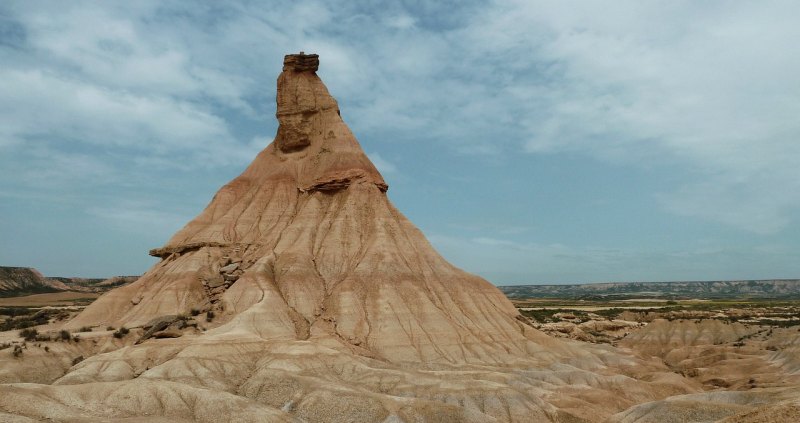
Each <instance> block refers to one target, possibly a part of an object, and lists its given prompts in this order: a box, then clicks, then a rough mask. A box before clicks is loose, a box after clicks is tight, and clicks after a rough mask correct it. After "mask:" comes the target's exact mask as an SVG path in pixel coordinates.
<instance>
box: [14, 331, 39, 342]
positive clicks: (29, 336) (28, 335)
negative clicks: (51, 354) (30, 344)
mask: <svg viewBox="0 0 800 423" xmlns="http://www.w3.org/2000/svg"><path fill="white" fill-rule="evenodd" d="M38 334H39V331H38V330H36V329H32V328H28V329H22V330H21V331H19V336H20V338H22V339H24V340H26V341H33V340H34V339H36V335H38Z"/></svg>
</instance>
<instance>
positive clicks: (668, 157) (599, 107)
mask: <svg viewBox="0 0 800 423" xmlns="http://www.w3.org/2000/svg"><path fill="white" fill-rule="evenodd" d="M798 13H800V8H799V7H798V6H797V4H796V3H794V2H788V1H786V2H781V1H774V2H761V3H752V2H705V3H702V4H697V3H695V2H655V3H641V2H635V1H624V2H614V3H607V2H606V3H593V2H585V3H581V4H580V5H574V4H566V3H558V2H556V3H554V2H539V1H506V0H502V1H494V2H457V3H456V2H454V3H452V4H448V2H435V3H419V2H398V3H393V4H391V5H381V6H370V5H363V4H360V5H355V4H350V5H333V4H331V3H329V2H317V1H307V2H275V3H272V4H270V5H263V4H258V3H251V2H229V3H226V4H225V5H218V4H215V3H201V4H197V3H194V2H170V3H166V4H165V3H163V2H155V1H152V2H151V1H137V2H134V3H99V4H98V3H94V2H70V3H69V4H67V5H65V4H63V2H54V3H47V2H9V3H5V4H3V5H0V61H2V64H3V66H2V67H1V68H0V178H2V182H0V197H2V198H3V199H4V200H5V201H7V202H9V203H7V204H12V206H9V207H10V209H9V210H10V211H9V212H8V217H7V218H6V219H5V220H6V222H7V223H5V225H7V226H6V227H7V228H10V227H11V226H13V225H17V226H19V224H18V222H19V221H21V220H24V219H29V218H31V216H32V215H31V214H30V213H28V212H26V209H25V207H30V205H29V204H30V203H26V202H31V201H35V202H39V203H41V202H44V203H52V204H61V205H68V206H69V207H70V210H71V211H70V213H78V214H83V215H84V216H91V217H93V218H96V219H99V221H103V222H106V223H105V224H106V225H108V230H109V231H110V232H109V234H108V235H107V236H109V237H110V236H127V235H122V232H120V233H115V232H114V231H115V230H118V229H119V228H121V227H126V228H127V229H126V231H129V230H130V228H134V232H135V231H136V228H139V229H142V230H143V226H142V225H144V224H145V223H144V222H149V223H150V224H152V223H153V222H154V221H163V222H164V223H163V224H161V225H159V224H156V225H155V226H154V227H155V228H158V229H157V231H158V234H157V235H154V236H153V237H152V238H148V242H157V239H166V238H167V237H168V236H169V233H170V232H171V231H173V230H175V229H177V226H178V225H179V224H180V223H177V222H182V221H184V220H188V219H189V218H190V217H191V216H192V215H193V214H194V213H196V212H197V211H198V209H197V207H200V206H202V204H204V202H205V201H207V199H208V198H209V194H210V193H212V192H213V190H214V189H215V188H216V187H217V186H219V185H220V184H221V183H223V182H224V181H225V180H226V179H227V178H229V177H231V176H233V175H235V174H236V173H237V172H238V171H240V170H241V168H243V166H245V165H246V164H247V163H248V162H249V161H250V160H251V159H252V157H253V156H254V155H255V153H256V152H257V151H258V150H259V149H261V148H263V147H264V146H265V145H266V144H267V143H268V142H269V140H270V139H271V137H272V135H273V134H274V133H275V129H276V128H275V122H274V119H273V118H272V117H271V116H270V115H271V114H272V112H273V110H274V105H273V102H274V95H275V92H274V83H275V82H274V79H275V77H276V73H277V71H278V69H279V66H280V61H281V58H282V56H283V54H285V53H288V52H293V51H300V50H305V51H313V52H317V53H319V54H320V55H321V57H322V67H321V69H320V74H321V75H322V77H323V78H324V79H325V81H326V83H327V84H328V86H329V88H330V89H331V91H332V92H333V94H334V95H335V96H336V97H337V98H338V99H339V101H340V103H341V105H342V113H343V117H344V118H345V120H346V121H347V122H348V123H349V124H350V125H351V127H352V128H353V130H354V132H355V133H356V134H357V136H358V137H359V138H360V139H361V140H362V142H365V141H366V142H368V143H369V147H368V148H367V151H369V152H370V157H371V158H372V159H373V161H374V162H375V163H376V165H377V166H378V167H379V169H380V170H381V171H382V172H383V173H384V174H386V175H387V176H388V177H390V179H391V180H390V184H392V183H393V182H394V183H395V184H396V185H395V186H396V187H397V191H393V192H398V193H399V194H397V195H398V196H399V197H398V198H399V199H400V200H402V201H407V203H406V204H407V207H408V208H410V209H412V210H421V207H422V206H423V205H424V204H426V203H427V204H430V201H428V200H426V199H425V198H421V197H419V198H416V197H412V196H411V195H408V196H406V197H404V194H403V193H404V192H410V191H411V189H412V188H413V189H416V190H417V192H424V191H425V190H430V192H433V191H434V190H440V191H439V193H438V194H437V195H439V196H443V195H444V196H446V195H450V194H447V193H452V192H456V191H460V190H463V186H464V183H465V180H468V179H469V178H470V177H472V175H468V172H467V171H466V170H465V169H466V167H465V166H467V165H469V166H471V169H474V170H476V171H479V172H483V174H482V175H480V179H492V178H499V175H500V174H501V173H503V172H501V171H499V170H498V169H504V170H508V169H511V170H514V169H516V171H517V172H516V173H515V174H517V175H523V177H522V179H518V180H515V181H513V183H516V184H519V185H520V186H525V185H527V184H552V185H554V186H558V184H559V183H561V181H559V180H550V181H540V180H535V181H534V180H533V179H532V178H533V176H532V172H528V171H527V170H526V169H527V166H532V163H540V162H541V160H547V159H548V158H549V160H552V161H553V162H554V163H556V165H557V164H558V163H562V162H561V160H562V159H563V158H564V157H580V158H581V160H586V161H590V162H597V163H602V166H601V167H602V168H604V169H616V170H619V169H622V170H624V171H625V172H629V173H630V175H631V178H636V177H642V178H645V177H647V178H651V179H653V180H655V182H652V183H650V182H648V184H649V185H648V188H652V189H650V190H649V191H648V192H647V195H646V196H645V197H642V198H640V197H635V195H634V194H633V192H635V189H634V188H635V187H634V185H635V184H636V182H635V181H630V182H622V183H623V184H628V183H630V184H631V187H630V189H628V192H630V193H631V194H629V196H630V198H621V197H615V198H613V199H611V200H609V201H625V202H630V203H631V204H634V205H635V204H641V205H642V206H641V207H642V208H647V207H654V208H656V209H657V212H654V215H655V214H657V213H664V214H666V215H669V216H671V217H669V219H674V220H675V221H676V222H677V221H680V222H684V223H685V224H684V226H683V227H684V228H685V229H684V230H685V231H686V232H687V235H685V237H684V238H687V237H689V236H690V235H688V232H689V231H691V230H693V229H690V228H695V227H696V225H697V222H705V224H706V225H707V228H717V229H714V230H715V231H717V232H716V233H715V234H704V235H703V236H704V237H711V238H713V239H715V240H716V241H714V242H716V244H715V245H723V246H724V245H725V244H726V243H728V242H733V243H740V244H742V245H740V246H737V247H736V248H737V250H736V251H740V252H737V253H733V252H731V251H732V250H730V249H729V248H727V247H723V248H721V249H720V250H719V251H720V252H719V253H718V254H719V258H718V259H714V260H709V262H710V263H719V264H718V267H717V268H719V269H721V268H724V267H725V259H724V258H725V257H727V259H728V261H729V262H732V261H735V260H737V258H736V257H739V256H741V255H742V254H745V253H744V252H747V251H750V252H751V253H752V254H754V255H758V254H764V255H765V257H766V255H767V254H768V253H766V252H763V251H767V250H769V248H767V249H766V250H764V248H762V247H763V246H765V245H772V246H778V247H776V248H777V249H778V250H780V251H785V249H786V248H789V247H792V246H796V245H797V244H796V241H793V240H792V239H791V234H792V233H796V232H797V228H798V226H799V225H798V223H799V222H798V220H799V219H798V217H799V216H800V197H799V196H797V195H793V193H794V192H797V191H798V190H799V189H800V170H799V169H800V166H797V163H798V162H800V142H798V137H800V119H797V116H798V115H800V81H798V76H797V75H800V54H798V53H796V52H795V50H796V49H795V48H794V45H793V43H794V40H796V39H800V26H798V25H796V22H795V19H794V17H796V16H797V15H798ZM422 155H427V156H431V155H438V157H439V158H438V159H437V160H435V164H433V165H432V166H428V167H426V168H424V169H419V168H417V167H415V166H422V163H429V162H428V161H426V159H427V157H421V156H422ZM563 163H564V165H566V163H567V162H566V161H565V162H563ZM616 170H614V171H616ZM526 172H527V173H526ZM575 172H576V173H578V174H580V175H581V177H583V176H585V177H586V178H593V176H592V175H590V174H586V175H584V174H583V173H581V172H583V171H582V170H580V169H576V170H575ZM609 172H610V171H609ZM423 173H424V174H425V175H428V177H430V175H443V176H441V177H440V176H436V178H437V179H436V181H437V186H436V187H430V188H428V187H426V186H425V184H424V181H423V180H422V175H423ZM525 175H527V177H529V178H531V179H530V180H526V179H524V178H525V177H526V176H525ZM643 175H644V176H643ZM647 175H650V176H647ZM653 175H655V176H653ZM600 176H602V175H600ZM503 183H504V184H508V183H509V182H507V181H503ZM197 186H202V187H203V188H202V189H201V188H196V187H197ZM404 190H405V191H404ZM620 190H621V191H622V192H624V191H625V190H626V187H624V186H623V187H622V188H620ZM561 194H562V193H559V195H561ZM431 195H433V194H431ZM452 195H456V194H452ZM481 195H483V196H485V198H487V201H482V200H481ZM563 195H573V196H574V197H575V198H574V200H573V202H574V203H580V201H581V198H579V196H580V195H582V194H580V193H577V192H575V193H573V194H570V193H569V192H563ZM474 196H475V197H474V198H477V200H476V201H475V202H474V203H473V207H474V209H472V208H463V207H462V208H461V209H459V210H458V212H459V213H463V214H465V216H466V217H465V218H464V219H463V222H460V224H470V223H464V222H476V221H481V222H484V223H485V221H486V219H485V217H484V216H485V215H491V214H497V213H498V212H497V210H489V207H497V206H494V205H492V204H493V201H488V199H489V198H490V197H491V196H492V193H489V192H485V193H484V194H481V193H480V192H479V193H475V194H474ZM464 198H466V197H464ZM464 198H461V197H459V198H454V199H453V201H456V200H458V201H466V200H464ZM15 202H19V206H18V207H14V206H13V204H17V203H15ZM417 202H418V203H419V204H417ZM26 204H27V205H26ZM37 204H38V203H37ZM525 204H526V205H527V204H528V203H527V202H525ZM532 207H535V205H533V206H532ZM506 209H514V208H513V207H506ZM520 209H522V207H520ZM419 213H420V214H422V215H428V214H430V215H431V216H433V218H435V217H436V216H439V218H440V220H439V221H438V222H439V223H440V226H439V227H443V226H445V225H446V224H448V223H453V222H450V221H449V219H448V218H446V217H445V216H446V215H447V213H446V212H444V211H442V210H427V211H420V212H419ZM524 213H525V211H524V210H521V211H518V214H517V215H516V218H515V219H513V220H515V221H513V222H506V223H507V225H501V226H505V227H507V228H519V227H525V228H529V227H530V228H534V229H531V230H528V229H525V230H522V231H511V232H508V231H506V229H503V228H494V229H492V228H489V227H486V228H484V229H483V230H482V231H479V233H472V235H474V236H472V235H469V236H462V238H461V239H462V240H467V241H468V242H463V243H461V244H463V245H464V247H463V248H462V250H458V249H457V248H455V246H456V245H457V244H459V243H458V242H454V243H450V244H447V243H444V244H446V245H449V246H450V247H447V248H451V249H452V248H455V249H452V250H451V254H452V256H453V257H466V256H470V254H472V253H469V251H471V250H469V248H472V247H466V245H477V246H481V247H485V248H488V249H494V250H498V251H507V252H508V253H509V254H508V256H510V257H512V256H513V257H517V259H516V260H517V261H516V262H509V263H508V264H507V265H508V266H511V267H515V266H516V267H517V268H519V269H523V268H525V269H529V270H526V271H524V272H521V273H520V272H515V273H518V274H519V275H518V276H517V277H516V278H525V277H528V278H530V279H537V278H538V279H541V278H544V276H543V275H544V274H545V273H546V274H547V275H549V276H547V277H548V278H551V277H554V276H553V275H557V274H558V272H559V269H562V270H564V271H565V272H566V269H569V268H570V266H571V264H570V263H573V265H574V263H575V262H578V261H583V262H585V261H586V260H589V257H593V256H594V254H599V256H603V254H600V253H596V252H597V251H600V250H605V249H616V250H620V251H626V253H625V257H626V259H625V261H624V262H619V263H617V264H616V266H623V267H624V266H627V267H629V268H630V267H631V266H633V267H636V266H638V264H636V263H639V264H642V263H647V262H648V260H649V259H648V258H647V257H651V256H652V255H653V254H655V255H659V257H663V258H664V259H665V261H669V262H670V263H672V264H671V265H670V266H671V267H669V268H673V269H675V268H678V267H680V264H679V261H676V260H677V259H675V260H673V258H674V257H673V258H670V257H672V256H670V255H671V254H673V255H674V254H677V252H679V251H682V248H683V247H685V251H695V252H697V251H701V250H702V248H700V249H698V248H699V247H697V245H695V246H683V247H682V246H681V245H678V244H677V243H676V244H674V245H669V246H666V247H665V248H661V249H655V248H653V247H652V246H651V247H646V249H645V250H637V248H638V247H633V245H641V242H639V241H638V240H634V239H629V240H628V241H625V240H623V241H620V240H613V241H612V240H610V239H609V240H604V239H591V240H589V239H582V240H581V239H576V240H573V241H572V243H573V244H572V245H570V246H566V245H565V244H562V243H560V242H554V243H547V242H545V243H541V242H540V241H538V240H537V237H541V236H543V233H542V232H541V230H537V229H535V228H536V227H537V226H536V222H528V221H526V218H525V216H524ZM557 213H558V212H555V213H554V214H553V216H550V217H551V218H553V219H555V216H556V215H557ZM533 215H534V212H533V211H531V216H533ZM537 217H538V216H537ZM635 218H636V217H634V216H631V219H635ZM531 219H533V218H532V217H531ZM681 219H683V220H681ZM15 222H17V223H15ZM456 223H459V222H456ZM431 224H433V222H431ZM598 224H600V225H602V224H603V222H598ZM676 225H677V224H676ZM720 227H722V228H723V229H719V228H720ZM454 228H455V227H454V226H451V227H450V231H449V232H448V231H436V230H435V229H434V232H435V233H436V236H439V239H440V240H441V239H455V238H454V237H457V235H456V229H454ZM709 230H710V229H709ZM641 236H642V237H644V238H646V237H649V236H654V235H652V234H648V233H643V234H642V235H641ZM503 237H505V238H503ZM489 240H493V241H491V242H489ZM625 242H628V243H629V244H630V245H632V247H630V248H621V247H620V243H625ZM444 244H443V245H444ZM612 244H613V245H612ZM520 245H525V246H527V247H525V248H518V247H519V246H520ZM533 245H540V246H541V245H547V246H553V245H560V246H563V247H564V248H566V249H569V250H570V251H573V252H575V251H579V252H580V254H578V253H576V254H573V255H567V256H564V257H571V258H564V257H562V258H560V259H558V260H556V259H553V260H550V261H545V262H543V264H542V266H545V267H548V266H549V268H548V269H549V270H547V271H546V272H544V271H543V272H541V273H540V274H538V275H539V276H537V273H536V272H537V271H536V269H535V268H531V267H530V266H527V265H526V263H527V262H530V261H531V260H533V258H534V257H538V258H541V257H550V254H551V253H552V252H553V251H554V250H553V248H548V249H547V251H544V250H542V249H541V248H531V246H533ZM598 245H599V246H600V247H597V246H598ZM695 247H697V248H695ZM558 248H561V247H558ZM558 248H556V250H558ZM740 248H744V250H740ZM759 248H761V250H759ZM123 251H124V254H127V253H128V251H127V250H120V251H117V254H123ZM520 251H523V252H524V253H520ZM548 251H549V252H548ZM726 251H727V253H726ZM741 251H744V252H741ZM758 251H762V252H760V253H759V252H758ZM779 256H781V257H784V256H785V255H782V253H781V254H779ZM470 257H471V256H470ZM559 257H561V256H559ZM693 257H700V258H708V257H709V256H708V255H705V254H701V253H697V254H694V255H693ZM0 258H3V259H4V260H10V261H13V260H18V259H19V256H18V255H15V254H13V253H12V252H10V250H0ZM526 260H527V261H526ZM536 260H537V262H539V261H538V260H539V259H536ZM698 260H699V259H698ZM121 261H123V260H121V259H120V260H117V261H116V262H117V263H119V262H121ZM590 261H591V260H590ZM470 262H471V264H472V265H474V266H475V267H474V268H471V269H470V270H473V271H478V272H482V271H484V269H490V268H495V265H494V264H493V263H492V262H491V260H489V259H486V260H484V261H481V260H480V259H475V260H473V259H470ZM136 263H138V264H137V266H139V267H144V266H146V264H147V263H148V262H144V261H137V262H136ZM546 263H550V264H549V265H547V264H546ZM770 263H773V262H772V261H770ZM781 263H782V262H778V263H776V264H775V265H776V266H777V267H778V268H779V269H782V270H781V271H783V272H788V273H790V272H791V271H794V270H798V269H797V267H796V266H794V265H789V264H786V263H784V264H781ZM8 264H15V263H8ZM111 267H112V266H111V265H109V267H108V268H106V269H103V272H106V271H107V272H112V273H113V272H115V271H114V270H113V269H112V268H111ZM134 267H135V266H134ZM714 268H715V267H713V266H711V267H709V268H708V269H707V271H704V272H705V273H704V274H711V273H713V271H714V270H713V269H714ZM592 269H594V271H596V272H605V273H604V274H605V275H608V276H609V277H611V275H614V277H617V275H621V276H619V277H624V272H623V273H619V272H617V271H616V270H614V271H611V270H609V269H607V268H604V267H603V266H599V265H598V266H596V267H594V268H587V270H586V272H587V273H591V272H592V271H593V270H592ZM615 269H619V267H617V268H615ZM53 271H66V272H68V271H69V270H68V269H61V268H59V269H54V270H53ZM664 271H665V272H666V273H669V271H668V270H667V268H665V270H664ZM755 273H757V272H755ZM525 275H528V276H525ZM765 276H768V275H765ZM631 277H633V276H631ZM665 278H669V276H668V275H665ZM598 279H604V277H603V276H602V275H600V274H598ZM659 279H663V278H659Z"/></svg>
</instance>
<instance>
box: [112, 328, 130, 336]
mask: <svg viewBox="0 0 800 423" xmlns="http://www.w3.org/2000/svg"><path fill="white" fill-rule="evenodd" d="M129 332H130V330H129V329H128V328H126V327H125V326H123V327H121V328H119V329H118V330H117V331H116V332H114V338H117V339H121V338H124V337H125V335H127V334H128V333H129Z"/></svg>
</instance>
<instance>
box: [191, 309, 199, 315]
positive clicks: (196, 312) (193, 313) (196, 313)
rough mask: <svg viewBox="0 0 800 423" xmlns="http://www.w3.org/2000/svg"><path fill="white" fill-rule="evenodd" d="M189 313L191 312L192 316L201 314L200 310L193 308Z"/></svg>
mask: <svg viewBox="0 0 800 423" xmlns="http://www.w3.org/2000/svg"><path fill="white" fill-rule="evenodd" d="M189 314H191V315H192V316H197V315H198V314H200V310H198V309H196V308H193V309H192V311H191V312H189Z"/></svg>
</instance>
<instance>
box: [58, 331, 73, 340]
mask: <svg viewBox="0 0 800 423" xmlns="http://www.w3.org/2000/svg"><path fill="white" fill-rule="evenodd" d="M58 336H59V338H61V340H62V341H69V340H70V339H72V334H71V333H69V331H68V330H65V329H61V332H59V333H58Z"/></svg>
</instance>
